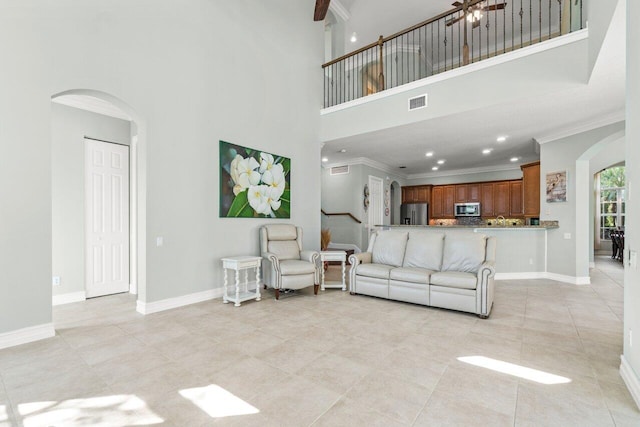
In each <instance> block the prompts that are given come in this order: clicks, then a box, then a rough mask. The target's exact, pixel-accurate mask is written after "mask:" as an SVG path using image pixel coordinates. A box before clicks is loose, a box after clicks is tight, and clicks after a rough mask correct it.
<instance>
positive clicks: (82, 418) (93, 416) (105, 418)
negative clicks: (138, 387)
mask: <svg viewBox="0 0 640 427" xmlns="http://www.w3.org/2000/svg"><path fill="white" fill-rule="evenodd" d="M18 413H19V414H20V416H21V417H22V422H23V424H24V427H31V426H34V427H35V426H65V427H67V426H69V427H71V426H86V425H91V426H93V427H96V426H104V427H107V426H109V427H116V426H135V425H150V424H160V423H162V422H163V421H164V420H163V419H162V418H160V417H158V416H157V415H156V414H154V413H153V411H151V410H150V409H149V408H148V407H147V404H146V403H145V402H144V401H143V400H142V399H140V398H139V397H137V396H134V395H113V396H100V397H90V398H85V399H69V400H64V401H61V402H55V401H48V402H29V403H21V404H19V405H18Z"/></svg>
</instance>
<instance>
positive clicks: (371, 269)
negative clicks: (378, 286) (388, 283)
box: [356, 264, 393, 279]
mask: <svg viewBox="0 0 640 427" xmlns="http://www.w3.org/2000/svg"><path fill="white" fill-rule="evenodd" d="M392 268H393V266H391V265H384V264H360V265H359V266H358V267H357V268H356V275H358V276H366V277H375V278H378V279H388V278H389V271H390V270H391V269H392Z"/></svg>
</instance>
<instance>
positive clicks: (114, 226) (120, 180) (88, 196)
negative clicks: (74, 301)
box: [85, 138, 129, 298]
mask: <svg viewBox="0 0 640 427" xmlns="http://www.w3.org/2000/svg"><path fill="white" fill-rule="evenodd" d="M85 207H86V211H85V224H86V240H87V250H86V253H85V259H86V288H87V298H91V297H98V296H102V295H110V294H116V293H119V292H127V291H129V147H127V146H125V145H119V144H111V143H107V142H102V141H96V140H94V139H89V138H86V139H85Z"/></svg>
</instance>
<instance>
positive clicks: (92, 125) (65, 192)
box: [51, 103, 131, 295]
mask: <svg viewBox="0 0 640 427" xmlns="http://www.w3.org/2000/svg"><path fill="white" fill-rule="evenodd" d="M130 132H131V126H130V122H128V121H126V120H121V119H116V118H113V117H108V116H104V115H100V114H95V113H91V112H88V111H82V110H79V109H77V108H72V107H67V106H64V105H60V104H56V103H52V104H51V146H52V151H51V186H52V191H51V202H52V256H53V259H52V274H53V276H59V277H60V286H55V287H53V295H61V294H67V293H72V292H82V291H84V290H85V277H84V271H85V270H84V267H85V263H84V259H85V257H84V250H85V233H84V224H85V221H84V209H85V206H84V147H85V139H84V138H85V136H87V137H91V138H95V139H100V140H102V141H108V142H115V143H118V144H125V145H129V141H130Z"/></svg>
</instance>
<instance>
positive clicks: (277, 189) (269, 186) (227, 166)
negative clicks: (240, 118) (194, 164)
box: [220, 141, 291, 218]
mask: <svg viewBox="0 0 640 427" xmlns="http://www.w3.org/2000/svg"><path fill="white" fill-rule="evenodd" d="M290 187H291V159H289V158H287V157H283V156H278V155H276V154H271V153H267V152H266V151H261V150H254V149H252V148H247V147H242V146H240V145H234V144H230V143H228V142H225V141H220V217H226V218H290V217H291V188H290Z"/></svg>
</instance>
